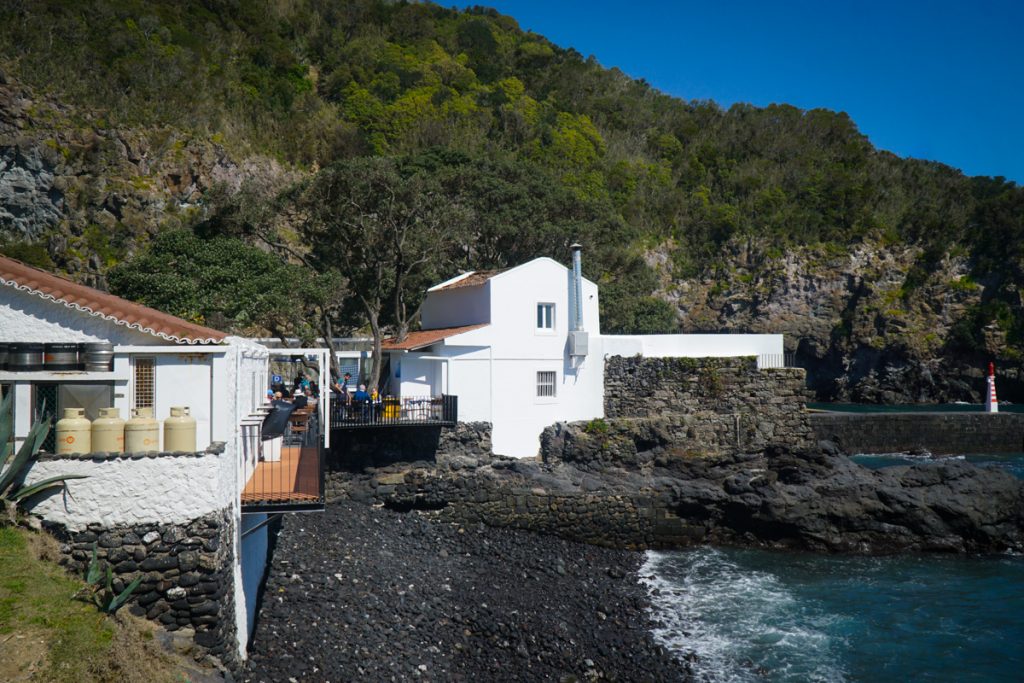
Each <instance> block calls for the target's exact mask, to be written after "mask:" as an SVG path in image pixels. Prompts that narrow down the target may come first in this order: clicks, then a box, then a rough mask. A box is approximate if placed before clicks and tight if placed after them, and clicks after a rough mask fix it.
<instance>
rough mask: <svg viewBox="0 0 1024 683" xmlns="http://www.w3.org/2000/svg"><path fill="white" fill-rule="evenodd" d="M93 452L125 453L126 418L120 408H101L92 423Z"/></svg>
mask: <svg viewBox="0 0 1024 683" xmlns="http://www.w3.org/2000/svg"><path fill="white" fill-rule="evenodd" d="M92 452H93V453H124V420H122V419H121V411H120V409H118V408H100V416H99V417H97V418H96V419H95V420H93V423H92Z"/></svg>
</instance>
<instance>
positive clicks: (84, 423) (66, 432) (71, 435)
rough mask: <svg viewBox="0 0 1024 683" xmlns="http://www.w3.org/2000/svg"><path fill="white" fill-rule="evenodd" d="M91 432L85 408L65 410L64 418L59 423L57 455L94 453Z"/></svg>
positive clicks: (90, 424)
mask: <svg viewBox="0 0 1024 683" xmlns="http://www.w3.org/2000/svg"><path fill="white" fill-rule="evenodd" d="M91 431H92V423H91V422H89V420H87V419H86V417H85V409H84V408H65V409H64V417H63V418H62V419H60V420H58V421H57V440H56V450H57V455H67V454H69V453H90V452H92V436H91Z"/></svg>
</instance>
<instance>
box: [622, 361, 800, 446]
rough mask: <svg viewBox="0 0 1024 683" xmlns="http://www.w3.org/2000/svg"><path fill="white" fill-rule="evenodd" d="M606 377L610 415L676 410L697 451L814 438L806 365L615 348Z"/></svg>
mask: <svg viewBox="0 0 1024 683" xmlns="http://www.w3.org/2000/svg"><path fill="white" fill-rule="evenodd" d="M604 383H605V399H604V412H605V416H606V417H607V418H609V419H615V418H645V419H649V418H657V419H662V418H665V417H666V416H677V419H675V420H674V421H675V423H676V425H677V427H678V430H677V431H679V432H680V433H679V437H680V438H679V439H677V442H678V443H680V444H683V443H687V442H688V443H690V444H692V446H691V448H692V450H693V451H694V453H697V454H702V455H715V454H721V453H734V452H737V451H760V450H763V449H765V448H767V447H770V446H783V447H786V448H795V449H802V448H808V447H810V446H811V445H812V444H813V442H814V439H813V433H812V431H811V428H810V424H809V423H808V421H807V415H808V413H807V411H806V409H805V407H804V402H805V400H806V398H807V390H806V388H805V387H804V371H803V369H801V368H771V369H764V370H759V369H758V367H757V360H756V359H755V358H753V357H743V358H643V357H640V356H633V357H629V358H624V357H622V356H613V357H611V358H608V359H607V360H606V361H605V370H604Z"/></svg>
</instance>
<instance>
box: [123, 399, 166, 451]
mask: <svg viewBox="0 0 1024 683" xmlns="http://www.w3.org/2000/svg"><path fill="white" fill-rule="evenodd" d="M158 450H160V423H159V422H157V421H156V420H154V419H153V409H152V408H132V418H131V419H130V420H128V421H127V422H125V423H124V452H125V453H145V452H147V451H158Z"/></svg>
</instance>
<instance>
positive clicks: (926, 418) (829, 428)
mask: <svg viewBox="0 0 1024 683" xmlns="http://www.w3.org/2000/svg"><path fill="white" fill-rule="evenodd" d="M811 425H812V426H813V427H814V431H815V433H816V434H817V437H818V438H819V439H821V440H823V441H832V442H834V443H835V444H836V445H837V446H838V447H839V448H841V449H842V450H844V451H846V452H847V453H896V452H901V451H915V450H921V449H923V450H927V451H929V452H931V453H935V454H938V455H949V454H953V453H1020V452H1022V451H1024V415H1022V414H1020V413H839V412H831V413H814V414H812V415H811Z"/></svg>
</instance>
